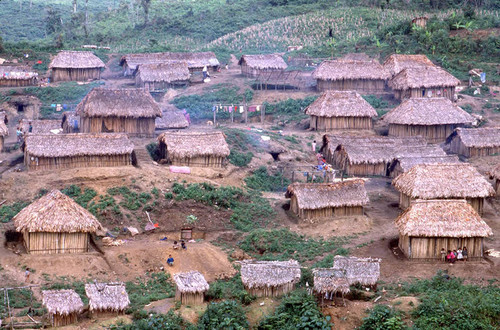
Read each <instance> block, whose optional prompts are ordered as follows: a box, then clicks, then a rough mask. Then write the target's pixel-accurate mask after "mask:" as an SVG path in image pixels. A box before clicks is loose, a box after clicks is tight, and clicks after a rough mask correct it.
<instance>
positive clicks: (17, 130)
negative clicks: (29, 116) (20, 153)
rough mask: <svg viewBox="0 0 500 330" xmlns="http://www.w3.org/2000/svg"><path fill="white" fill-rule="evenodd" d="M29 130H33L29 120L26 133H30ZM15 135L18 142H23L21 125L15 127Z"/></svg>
mask: <svg viewBox="0 0 500 330" xmlns="http://www.w3.org/2000/svg"><path fill="white" fill-rule="evenodd" d="M31 132H33V125H31V122H29V126H28V133H31ZM16 136H17V143H18V144H23V142H24V133H23V131H22V130H21V127H18V128H17V129H16Z"/></svg>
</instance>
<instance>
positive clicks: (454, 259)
mask: <svg viewBox="0 0 500 330" xmlns="http://www.w3.org/2000/svg"><path fill="white" fill-rule="evenodd" d="M455 261H457V251H456V250H453V251H452V252H451V258H450V262H451V263H452V264H454V263H455Z"/></svg>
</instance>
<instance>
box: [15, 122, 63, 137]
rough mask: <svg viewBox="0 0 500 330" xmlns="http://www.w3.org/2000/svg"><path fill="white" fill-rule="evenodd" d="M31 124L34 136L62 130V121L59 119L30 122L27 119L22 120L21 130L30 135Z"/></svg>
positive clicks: (20, 123)
mask: <svg viewBox="0 0 500 330" xmlns="http://www.w3.org/2000/svg"><path fill="white" fill-rule="evenodd" d="M30 123H31V127H32V130H31V133H32V134H49V133H51V132H50V131H52V130H57V129H60V128H61V121H60V120H57V119H51V120H47V119H44V120H28V119H26V118H24V119H21V121H20V122H19V128H20V129H21V132H23V133H24V134H27V133H29V127H30Z"/></svg>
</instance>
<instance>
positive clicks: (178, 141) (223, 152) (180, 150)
mask: <svg viewBox="0 0 500 330" xmlns="http://www.w3.org/2000/svg"><path fill="white" fill-rule="evenodd" d="M158 141H160V142H163V143H164V144H165V145H166V146H167V150H168V153H169V155H170V157H171V158H193V157H199V156H209V155H212V156H219V157H227V156H229V146H228V144H227V142H226V137H225V136H224V133H222V132H185V133H184V132H183V133H180V132H179V133H173V132H172V133H170V132H165V133H163V134H161V135H160V136H159V137H158Z"/></svg>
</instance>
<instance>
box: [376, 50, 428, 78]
mask: <svg viewBox="0 0 500 330" xmlns="http://www.w3.org/2000/svg"><path fill="white" fill-rule="evenodd" d="M427 66H434V63H432V61H431V60H429V58H428V57H427V56H425V55H416V54H412V55H406V54H392V55H391V56H389V57H388V58H387V59H386V60H385V62H384V68H385V69H386V70H387V71H389V73H390V74H391V75H392V76H395V75H397V74H398V73H400V72H401V71H403V70H404V69H407V68H421V67H427Z"/></svg>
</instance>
